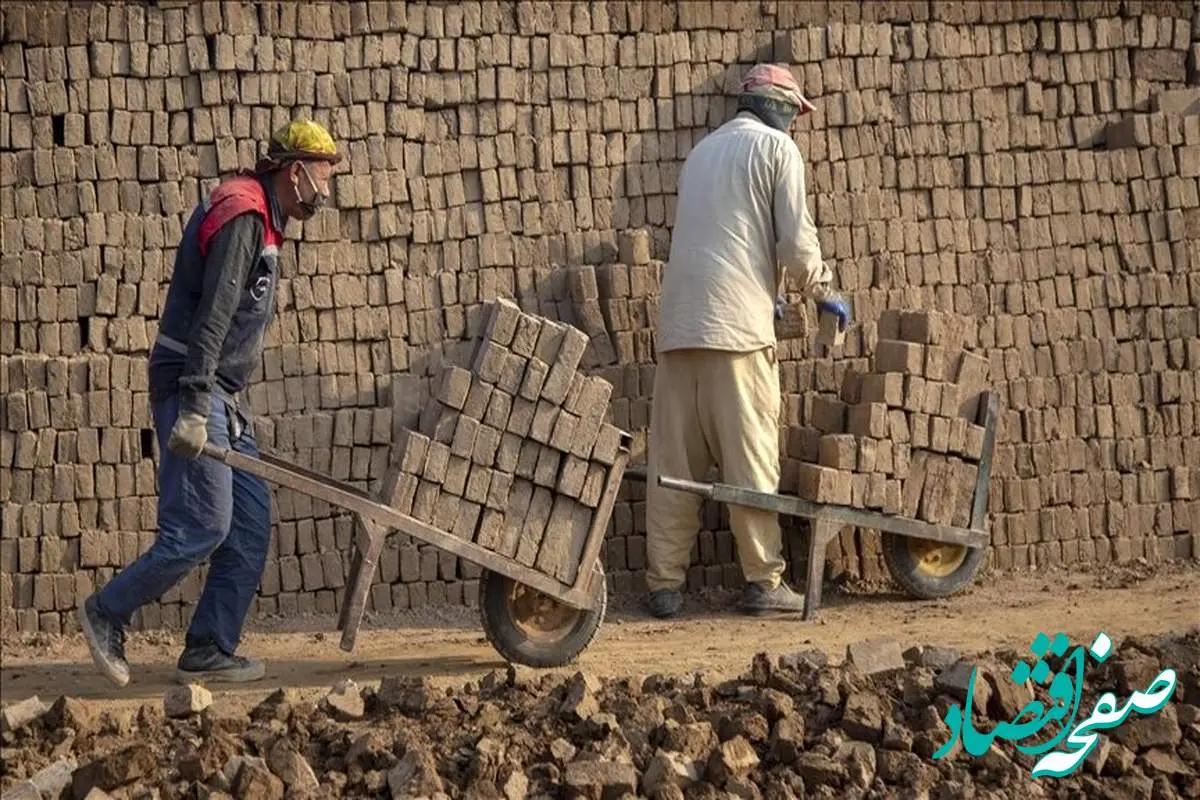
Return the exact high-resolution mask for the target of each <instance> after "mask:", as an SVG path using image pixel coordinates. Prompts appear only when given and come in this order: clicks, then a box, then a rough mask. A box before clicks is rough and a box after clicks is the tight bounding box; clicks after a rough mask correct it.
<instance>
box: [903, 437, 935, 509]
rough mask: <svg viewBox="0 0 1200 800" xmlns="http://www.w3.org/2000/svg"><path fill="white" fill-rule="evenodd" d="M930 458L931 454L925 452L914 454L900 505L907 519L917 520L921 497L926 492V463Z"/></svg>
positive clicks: (920, 451)
mask: <svg viewBox="0 0 1200 800" xmlns="http://www.w3.org/2000/svg"><path fill="white" fill-rule="evenodd" d="M929 458H930V456H929V453H928V452H927V451H925V450H917V451H914V452H913V454H912V459H911V460H910V462H909V465H908V474H907V475H906V476H905V477H904V487H903V489H904V491H903V493H902V495H901V503H900V513H901V514H902V515H903V516H905V517H910V518H912V519H916V516H917V511H918V509H919V508H920V505H921V496H922V494H923V493H924V491H925V479H926V462H927V461H928V460H929Z"/></svg>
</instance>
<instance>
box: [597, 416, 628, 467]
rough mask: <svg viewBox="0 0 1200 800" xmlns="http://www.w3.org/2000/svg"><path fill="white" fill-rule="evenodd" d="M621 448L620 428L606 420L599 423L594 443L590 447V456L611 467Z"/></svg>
mask: <svg viewBox="0 0 1200 800" xmlns="http://www.w3.org/2000/svg"><path fill="white" fill-rule="evenodd" d="M620 449H621V429H620V428H618V427H616V426H615V425H609V424H608V423H607V422H605V423H603V424H601V426H600V432H599V433H598V434H597V435H596V443H595V445H593V447H592V452H591V457H592V458H594V459H595V460H596V461H599V462H600V463H601V464H603V465H604V466H606V467H611V466H612V465H613V463H614V462H616V460H617V454H618V453H619V452H620Z"/></svg>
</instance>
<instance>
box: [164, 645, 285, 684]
mask: <svg viewBox="0 0 1200 800" xmlns="http://www.w3.org/2000/svg"><path fill="white" fill-rule="evenodd" d="M266 671H267V670H266V667H264V666H263V663H262V662H261V661H256V660H254V659H252V658H245V657H244V656H231V655H228V654H227V653H225V652H224V651H223V650H221V648H219V647H217V646H216V645H215V644H206V645H203V646H200V647H189V648H187V649H186V650H184V651H183V655H181V656H180V657H179V663H178V664H176V665H175V680H177V681H178V682H179V683H201V682H204V681H211V682H221V681H223V682H226V683H247V682H249V681H256V680H258V679H259V678H261V677H262V676H263V675H264V674H266Z"/></svg>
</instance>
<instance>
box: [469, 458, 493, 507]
mask: <svg viewBox="0 0 1200 800" xmlns="http://www.w3.org/2000/svg"><path fill="white" fill-rule="evenodd" d="M491 485H492V471H491V470H490V469H488V468H487V467H483V466H480V465H479V464H475V465H473V466H472V467H471V471H470V473H469V474H468V476H467V486H466V488H465V489H463V499H465V500H470V501H471V502H472V503H486V502H487V498H488V489H489V488H490V487H491Z"/></svg>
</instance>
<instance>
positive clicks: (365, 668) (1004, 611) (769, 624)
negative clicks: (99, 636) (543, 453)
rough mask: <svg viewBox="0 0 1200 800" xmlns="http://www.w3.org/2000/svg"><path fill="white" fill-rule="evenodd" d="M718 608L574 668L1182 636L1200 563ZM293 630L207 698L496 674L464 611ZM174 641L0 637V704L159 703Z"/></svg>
mask: <svg viewBox="0 0 1200 800" xmlns="http://www.w3.org/2000/svg"><path fill="white" fill-rule="evenodd" d="M717 602H718V601H715V600H713V599H708V600H704V599H692V600H690V601H689V605H688V606H687V607H685V615H684V617H683V618H682V619H680V620H676V621H672V622H669V623H664V622H660V621H657V620H653V619H650V618H648V617H646V616H645V615H644V614H642V613H640V612H639V611H637V610H636V609H635V608H624V609H617V610H615V611H611V612H610V615H609V618H608V620H607V621H606V623H605V625H604V627H603V628H602V629H601V631H600V635H599V637H598V638H597V640H596V642H595V643H593V645H592V646H591V647H590V648H589V649H588V650H587V651H586V652H585V653H584V654H583V656H582V657H581V659H580V662H579V664H578V666H577V667H576V668H581V669H584V670H587V671H589V672H592V673H595V674H598V675H604V676H609V675H622V674H625V675H628V674H649V673H655V672H660V673H685V672H690V671H694V670H700V669H710V670H713V671H715V672H717V673H720V674H736V673H740V672H741V671H742V670H744V669H745V668H746V666H747V664H748V663H749V661H750V658H751V657H752V656H753V655H754V654H755V653H756V652H759V651H767V652H771V653H786V652H792V651H795V650H801V649H805V648H812V647H815V648H820V649H822V650H825V651H826V652H827V653H829V654H830V655H831V656H833V657H834V658H835V659H837V658H840V656H841V654H842V653H844V652H845V647H846V645H847V644H849V643H851V642H854V641H857V640H860V639H864V638H868V637H874V636H888V637H893V638H896V639H898V640H899V641H900V642H901V643H902V645H903V646H908V645H911V644H937V645H944V646H950V647H957V648H959V649H961V650H963V651H965V652H969V651H973V650H983V649H996V648H1000V647H1012V648H1018V649H1019V648H1024V647H1026V646H1027V645H1028V643H1029V641H1030V640H1031V639H1032V638H1033V636H1034V635H1035V634H1037V633H1038V632H1039V631H1041V630H1047V631H1057V630H1062V631H1063V632H1065V633H1067V634H1068V635H1069V636H1071V637H1072V639H1075V638H1076V637H1078V638H1081V639H1082V638H1088V639H1090V637H1092V636H1094V635H1095V634H1096V633H1097V632H1098V631H1101V630H1103V631H1105V632H1106V633H1108V634H1109V635H1110V636H1112V637H1113V639H1114V640H1118V641H1119V640H1120V639H1122V638H1124V637H1126V636H1129V635H1135V634H1156V633H1166V632H1171V631H1180V632H1181V631H1184V630H1187V629H1189V628H1191V627H1194V626H1197V625H1200V568H1198V566H1197V564H1196V562H1190V563H1188V564H1176V565H1170V566H1166V567H1162V568H1159V569H1158V570H1156V571H1152V570H1150V569H1149V568H1139V567H1137V566H1134V567H1126V568H1109V569H1105V570H1102V571H1099V572H1092V573H1078V572H1074V573H1071V572H1057V573H1043V574H1038V575H1006V576H1000V577H988V578H985V579H983V580H982V581H981V582H980V584H979V585H977V586H976V587H974V588H973V589H972V590H970V591H969V592H968V593H966V594H963V595H960V596H957V597H954V598H950V599H948V600H940V601H930V602H916V601H912V600H908V599H905V598H903V597H901V596H898V595H895V594H891V593H875V594H867V595H857V596H856V595H852V594H843V593H840V592H830V593H829V596H828V597H827V600H826V606H825V607H824V608H823V610H822V612H821V615H820V619H819V620H818V621H817V622H807V623H806V622H803V621H800V620H794V621H793V620H786V621H785V620H753V619H747V618H745V617H741V616H738V615H736V614H732V613H729V612H727V611H722V610H719V609H718V610H713V608H714V607H716V606H717ZM302 624H303V625H305V627H306V628H307V630H306V631H304V632H295V631H294V630H293V632H287V633H280V632H273V631H271V630H269V629H263V627H262V626H260V627H259V629H258V630H256V631H254V632H251V633H249V634H248V635H247V636H246V640H245V643H244V645H243V648H244V651H245V652H247V653H252V654H254V655H256V656H258V657H261V658H264V659H266V660H267V666H268V674H267V679H266V680H265V681H263V682H261V683H259V684H257V685H254V686H253V687H251V688H240V689H237V690H226V689H222V690H220V691H219V692H216V694H218V695H219V696H222V697H223V698H224V701H225V702H226V703H232V704H236V705H243V704H245V705H253V704H255V703H257V702H258V701H259V700H260V699H261V698H262V697H263V696H265V695H266V694H267V693H269V692H270V691H272V690H274V689H275V688H277V687H279V686H293V687H296V688H299V689H302V690H305V691H306V693H307V692H311V693H313V694H315V693H317V692H319V691H322V690H324V689H325V688H327V687H328V686H329V685H330V684H332V683H333V682H335V681H336V680H339V679H341V678H344V677H351V678H353V679H354V680H356V681H357V682H359V683H360V684H364V683H371V682H373V681H378V680H379V679H380V678H381V677H382V676H384V675H387V674H407V675H425V676H429V677H432V678H434V679H435V680H436V681H438V682H439V683H442V684H454V683H458V684H461V683H462V682H464V681H467V680H474V679H477V678H478V677H480V676H482V675H484V674H485V673H487V672H488V671H490V670H492V669H498V668H503V667H504V663H503V662H502V661H501V660H500V658H499V657H498V656H497V655H496V653H495V651H493V650H492V649H491V647H490V646H489V645H488V644H487V643H486V642H485V640H484V639H483V636H482V634H481V633H480V631H479V628H478V623H477V621H476V618H475V616H474V612H468V611H461V612H460V613H451V612H441V613H438V614H436V615H435V614H424V615H422V616H417V615H406V616H404V617H392V618H389V619H378V620H375V621H373V622H371V623H368V624H367V626H366V627H364V629H363V631H362V632H361V633H360V635H359V640H358V647H357V649H356V651H355V652H354V653H353V654H350V653H344V652H342V651H341V650H340V649H339V648H338V646H337V634H336V633H335V632H334V631H333V629H334V620H333V619H332V618H330V619H323V618H316V619H310V620H307V621H305V622H304V623H302ZM385 626H387V627H385ZM293 628H294V626H293ZM180 638H181V637H179V636H176V635H174V634H164V633H151V634H141V635H134V636H132V637H131V641H130V644H129V648H128V653H129V657H130V661H131V663H132V664H133V668H134V679H133V681H132V682H131V683H130V685H129V686H127V687H125V689H120V690H118V689H115V688H113V687H112V686H110V685H109V684H108V683H106V682H105V681H104V680H103V679H102V678H100V677H98V676H97V675H96V673H95V672H94V671H93V669H92V666H91V661H90V659H89V657H88V654H87V650H86V648H85V647H84V645H83V644H82V640H81V639H80V638H79V637H78V636H75V637H56V638H52V639H51V638H47V637H34V638H29V639H26V640H24V641H16V640H12V641H6V642H5V643H4V647H3V655H4V658H3V669H2V670H0V675H2V680H0V685H2V686H3V699H4V702H5V703H9V702H13V701H16V700H20V699H23V698H25V697H28V696H29V695H32V694H37V695H40V696H41V697H42V698H43V699H47V700H53V698H54V697H56V696H57V695H60V694H70V695H73V696H76V697H84V698H92V699H97V700H102V701H108V702H110V703H111V704H112V705H113V706H114V707H118V706H130V705H134V706H135V705H138V704H140V703H142V702H145V701H146V700H151V701H157V698H159V697H160V696H161V694H162V692H163V691H164V689H165V688H166V687H167V686H168V685H169V683H170V680H171V674H172V669H173V666H174V660H175V658H176V657H177V656H178V652H179V651H178V647H179V644H178V642H179V640H180ZM214 688H216V687H214Z"/></svg>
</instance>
